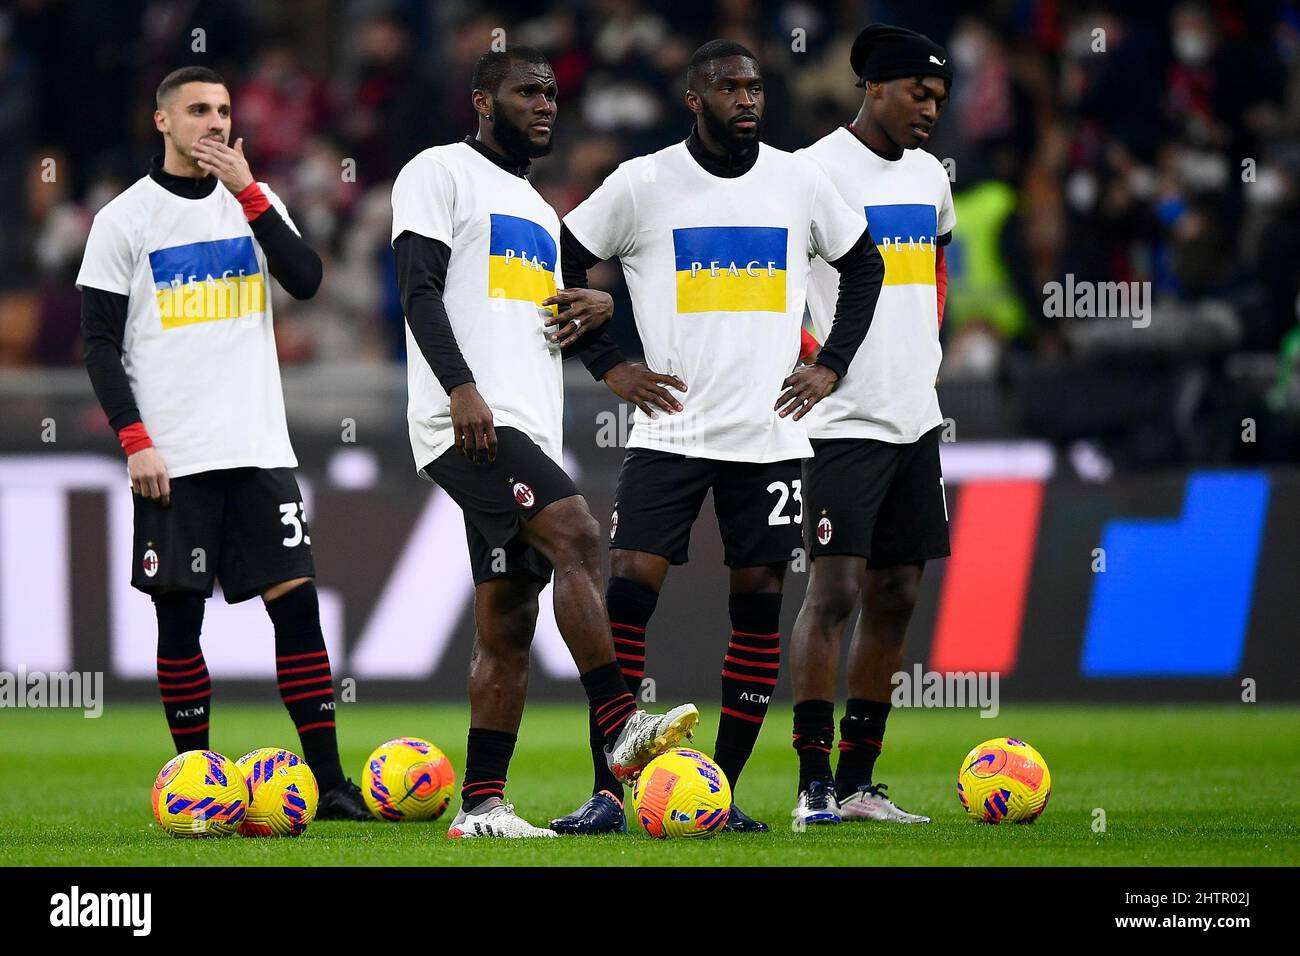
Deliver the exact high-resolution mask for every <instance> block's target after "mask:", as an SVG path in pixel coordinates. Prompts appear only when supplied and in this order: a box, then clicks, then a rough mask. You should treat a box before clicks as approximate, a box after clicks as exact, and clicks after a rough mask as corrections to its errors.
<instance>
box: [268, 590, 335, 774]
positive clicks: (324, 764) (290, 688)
mask: <svg viewBox="0 0 1300 956" xmlns="http://www.w3.org/2000/svg"><path fill="white" fill-rule="evenodd" d="M266 613H267V614H269V615H270V616H271V623H272V624H274V625H275V677H276V680H277V681H279V684H280V699H281V700H283V701H284V706H285V708H286V709H288V711H289V717H290V719H291V720H293V725H294V727H295V728H297V730H298V739H299V740H300V741H302V759H303V760H305V761H307V766H308V767H310V768H311V772H312V773H313V774H315V776H316V783H317V784H318V785H319V786H320V791H321V793H325V792H326V791H327V790H332V789H334V788H335V787H337V786H338V785H339V784H341V783H342V782H343V779H344V778H343V765H342V764H341V763H340V762H339V745H338V738H337V737H336V735H335V731H334V675H333V673H332V672H331V671H330V655H329V651H327V650H326V649H325V637H324V635H322V634H321V630H320V604H319V602H318V599H317V596H316V585H315V583H314V582H312V581H308V582H307V583H306V584H300V585H299V586H298V587H296V588H294V589H293V590H292V591H289V592H287V593H285V594H282V595H280V596H279V597H278V598H276V599H275V600H273V601H268V602H267V604H266Z"/></svg>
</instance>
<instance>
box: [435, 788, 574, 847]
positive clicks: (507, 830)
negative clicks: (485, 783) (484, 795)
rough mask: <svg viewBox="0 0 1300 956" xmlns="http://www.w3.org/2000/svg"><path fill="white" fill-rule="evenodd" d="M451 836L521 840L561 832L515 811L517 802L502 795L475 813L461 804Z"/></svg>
mask: <svg viewBox="0 0 1300 956" xmlns="http://www.w3.org/2000/svg"><path fill="white" fill-rule="evenodd" d="M447 836H449V837H451V839H453V840H467V839H470V838H471V837H504V838H506V839H515V840H519V839H532V838H536V837H553V836H558V834H557V833H556V832H555V831H554V830H543V829H542V828H541V827H535V826H533V825H532V824H531V823H529V822H528V821H527V820H525V819H523V818H522V817H520V816H518V815H517V814H516V813H515V808H514V805H513V804H510V803H502V802H501V798H500V797H489V798H488V799H486V800H484V801H483V802H482V803H480V804H479V805H478V806H477V807H475V808H474V812H473V813H466V812H465V808H464V807H461V808H460V813H458V814H456V819H455V820H452V821H451V828H450V829H449V830H448V831H447Z"/></svg>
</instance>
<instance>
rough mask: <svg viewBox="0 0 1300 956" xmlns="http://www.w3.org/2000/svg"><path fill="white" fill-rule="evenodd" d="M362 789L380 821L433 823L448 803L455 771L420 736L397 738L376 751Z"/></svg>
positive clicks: (453, 786) (437, 750)
mask: <svg viewBox="0 0 1300 956" xmlns="http://www.w3.org/2000/svg"><path fill="white" fill-rule="evenodd" d="M362 777H363V778H364V779H365V785H364V786H363V787H362V788H361V790H362V794H363V796H364V797H365V800H366V806H368V807H369V808H370V812H371V813H372V814H374V815H375V817H376V818H378V819H380V820H395V821H398V822H403V823H404V822H407V821H411V820H436V819H438V817H440V816H442V814H443V812H444V811H445V810H446V809H447V805H448V804H449V803H451V796H452V793H453V792H454V791H455V789H456V772H455V771H454V770H453V769H452V766H451V761H450V760H448V759H447V755H446V754H444V753H443V752H442V751H441V750H439V749H438V748H437V747H435V746H434V745H433V744H431V743H429V741H427V740H422V739H421V738H419V737H398V738H397V739H396V740H390V741H388V742H387V743H384V744H380V745H379V746H378V747H377V748H375V752H374V753H372V754H371V755H370V757H369V759H368V760H366V766H365V769H364V770H363V771H362Z"/></svg>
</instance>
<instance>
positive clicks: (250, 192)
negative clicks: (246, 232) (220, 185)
mask: <svg viewBox="0 0 1300 956" xmlns="http://www.w3.org/2000/svg"><path fill="white" fill-rule="evenodd" d="M235 198H236V199H238V200H239V205H241V206H243V207H244V218H245V219H247V220H248V221H249V222H252V221H253V220H254V219H256V218H257V217H258V216H260V215H261V214H262V213H264V212H266V211H267V210H268V209H270V208H271V201H270V200H269V199H267V198H266V193H264V192H262V187H261V186H259V185H257V183H255V182H252V183H249V184H248V185H247V186H245V187H244V188H243V189H242V190H241V191H240V192H238V193H236V194H235Z"/></svg>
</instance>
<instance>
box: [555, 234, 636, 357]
mask: <svg viewBox="0 0 1300 956" xmlns="http://www.w3.org/2000/svg"><path fill="white" fill-rule="evenodd" d="M600 261H601V259H600V257H599V256H597V255H596V254H595V253H593V252H591V251H590V250H589V249H588V248H587V247H586V246H584V245H583V244H582V243H581V242H579V241H578V238H577V236H575V235H574V234H573V233H572V232H570V231H569V227H568V226H566V225H565V224H564V223H560V271H561V273H562V274H563V276H564V287H565V288H566V289H590V288H591V283H590V282H589V281H588V279H587V270H588V269H590V268H591V267H592V266H594V265H597V264H598V263H599V262H600ZM561 354H562V355H563V356H564V357H565V358H570V357H572V356H574V355H576V356H577V357H578V358H579V359H581V360H582V364H583V365H585V366H587V371H588V372H590V373H591V374H592V377H593V378H595V379H596V381H600V380H601V379H602V378H604V377H605V373H606V372H608V371H609V370H610V369H612V368H613V367H614V366H615V365H618V364H620V363H622V362H626V361H627V357H626V356H625V355H624V354H623V350H622V349H621V348H619V347H618V343H617V342H615V341H614V340H613V339H612V338H610V336H609V333H608V332H607V331H606V329H605V327H604V326H601V327H600V328H599V329H596V330H594V331H591V332H584V333H583V334H582V335H580V336H578V340H577V341H576V342H574V343H573V344H572V345H570V346H568V347H566V348H565V349H563V350H562V352H561Z"/></svg>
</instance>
